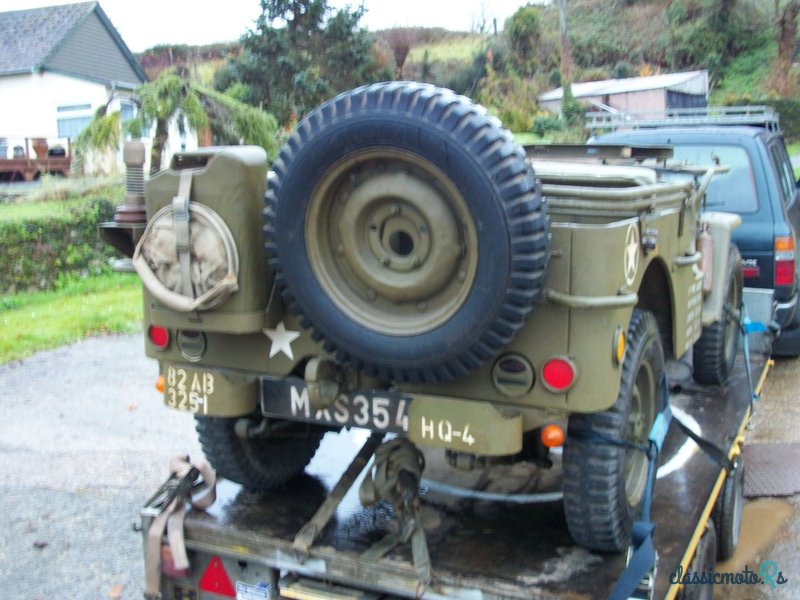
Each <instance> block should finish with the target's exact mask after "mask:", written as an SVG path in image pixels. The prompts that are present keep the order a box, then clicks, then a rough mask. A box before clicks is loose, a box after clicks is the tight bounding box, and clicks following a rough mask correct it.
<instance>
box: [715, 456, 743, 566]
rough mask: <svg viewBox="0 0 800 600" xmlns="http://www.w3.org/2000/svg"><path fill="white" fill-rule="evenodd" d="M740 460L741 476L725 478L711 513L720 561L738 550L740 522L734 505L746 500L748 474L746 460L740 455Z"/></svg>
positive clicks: (739, 473)
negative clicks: (745, 484)
mask: <svg viewBox="0 0 800 600" xmlns="http://www.w3.org/2000/svg"><path fill="white" fill-rule="evenodd" d="M739 461H740V462H739V463H738V465H737V467H736V469H737V474H736V475H737V476H738V477H740V479H739V480H738V481H737V479H736V476H734V477H730V476H729V477H728V478H727V479H726V480H725V485H723V487H722V490H721V491H720V495H719V498H718V500H717V504H716V506H715V507H714V512H713V513H712V514H711V518H712V520H713V521H714V526H715V528H716V531H717V560H718V561H723V560H728V559H729V558H731V557H732V556H733V554H734V552H736V546H737V542H738V535H737V534H736V531H737V530H738V528H739V527H740V523H737V522H736V512H735V509H734V506H735V503H736V502H742V503H743V502H744V495H743V494H744V478H745V475H746V473H745V470H744V462H741V457H739ZM737 495H738V496H739V498H738V499H737V498H736V496H737ZM739 517H740V518H741V513H739Z"/></svg>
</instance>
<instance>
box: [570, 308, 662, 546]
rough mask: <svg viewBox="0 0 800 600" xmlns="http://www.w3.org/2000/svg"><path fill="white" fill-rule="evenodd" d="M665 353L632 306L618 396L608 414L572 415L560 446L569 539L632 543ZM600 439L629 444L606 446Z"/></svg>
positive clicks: (648, 321)
mask: <svg viewBox="0 0 800 600" xmlns="http://www.w3.org/2000/svg"><path fill="white" fill-rule="evenodd" d="M663 374H664V353H663V349H662V346H661V338H660V336H659V333H658V325H657V323H656V320H655V318H654V317H653V315H652V314H651V313H649V312H646V311H642V310H639V309H636V310H634V311H633V317H632V318H631V323H630V326H629V328H628V342H627V348H626V351H625V357H624V359H623V364H622V378H621V383H620V390H619V394H618V395H617V400H616V402H615V403H614V405H613V406H612V407H611V408H609V409H608V410H606V411H603V412H599V413H591V414H578V413H576V414H573V415H571V416H570V418H569V426H568V433H567V443H566V445H565V447H564V512H565V514H566V519H567V526H568V528H569V532H570V534H571V536H572V538H573V539H574V540H575V541H576V542H577V543H578V544H581V545H582V546H585V547H587V548H590V549H592V550H598V551H607V552H618V551H620V550H622V549H624V548H626V547H627V546H628V545H629V544H630V536H631V528H632V526H633V521H634V518H635V516H636V515H637V514H638V513H639V512H640V511H641V508H642V504H643V502H644V497H645V490H646V487H647V477H648V458H647V455H646V454H645V453H644V452H643V451H642V450H640V449H638V448H637V447H635V446H638V447H644V448H647V445H648V437H649V434H650V429H651V428H652V426H653V423H654V422H655V418H656V415H657V414H658V413H659V412H660V411H661V410H662V408H663V404H664V396H663V392H664V390H663V386H664V377H663ZM595 433H597V434H601V435H602V436H603V438H611V439H614V440H620V441H623V442H626V443H627V444H629V445H628V446H622V445H616V444H610V443H608V442H607V441H605V440H604V439H601V438H600V437H599V436H595V437H593V434H595Z"/></svg>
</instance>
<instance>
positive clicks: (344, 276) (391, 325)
mask: <svg viewBox="0 0 800 600" xmlns="http://www.w3.org/2000/svg"><path fill="white" fill-rule="evenodd" d="M304 233H305V244H306V251H307V253H308V257H309V261H310V263H311V267H312V270H313V272H314V275H315V276H316V278H317V281H318V282H319V284H320V286H321V287H322V290H323V292H324V293H325V294H326V295H327V297H328V298H329V299H330V300H331V301H332V302H333V303H334V304H335V305H336V306H337V308H338V309H339V310H340V311H341V312H343V313H344V314H345V315H346V316H347V317H349V318H350V319H351V320H353V321H354V322H356V323H359V324H362V325H364V326H366V327H367V328H369V329H371V330H373V331H376V332H379V333H382V334H388V335H398V336H400V335H403V336H407V335H415V334H422V333H425V332H427V331H430V330H432V329H435V328H437V327H439V326H441V325H443V324H444V323H446V322H447V321H448V320H449V319H450V318H452V316H453V315H454V314H455V313H456V312H457V311H458V309H459V308H460V307H461V306H462V305H463V304H464V302H465V301H466V298H467V296H468V294H469V291H470V289H471V287H472V283H473V281H474V279H475V273H476V270H477V263H478V246H477V230H476V227H475V224H474V222H473V219H472V217H471V215H470V212H469V209H468V207H467V204H466V202H465V200H464V198H463V197H462V196H461V194H460V192H459V191H458V189H457V188H456V186H455V185H454V184H453V183H452V181H451V180H450V179H449V178H448V177H447V176H446V175H445V174H444V173H443V172H442V171H441V170H440V169H438V168H437V167H436V166H435V165H433V164H432V163H430V162H429V161H427V160H425V159H424V158H422V157H421V156H419V155H416V154H413V153H411V152H405V151H401V150H394V149H378V150H366V151H363V152H357V153H354V154H351V155H349V156H348V157H346V158H345V159H343V160H341V161H339V162H338V163H336V164H335V165H333V167H331V168H330V169H329V170H328V172H327V173H325V175H323V177H321V178H320V181H319V184H318V185H317V187H316V188H315V189H314V191H313V192H312V194H311V197H310V199H309V203H308V210H307V213H306V219H305V232H304Z"/></svg>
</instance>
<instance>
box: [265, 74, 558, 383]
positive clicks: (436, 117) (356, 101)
mask: <svg viewBox="0 0 800 600" xmlns="http://www.w3.org/2000/svg"><path fill="white" fill-rule="evenodd" d="M361 111H382V112H387V111H395V112H397V111H403V112H405V113H408V114H414V115H416V116H417V117H418V119H419V121H420V124H421V125H422V124H424V125H425V126H426V127H430V128H435V130H436V131H438V132H439V134H441V135H445V136H447V137H448V138H450V139H452V141H453V143H457V144H460V145H462V146H465V147H467V148H468V149H469V151H470V153H471V154H472V156H474V157H475V159H476V160H477V161H478V162H479V163H480V167H481V168H482V169H483V170H484V171H485V172H486V173H488V174H489V176H490V177H491V179H492V182H493V185H494V187H495V189H496V191H497V196H498V197H499V198H500V202H501V203H502V206H503V210H504V212H505V214H506V219H507V222H508V225H509V231H508V235H509V238H510V239H509V241H510V244H509V248H511V253H512V260H511V265H510V273H509V277H508V280H507V281H508V285H507V288H506V289H505V290H502V291H499V293H500V294H502V295H503V296H504V301H503V304H502V306H501V307H500V309H499V310H498V311H497V315H496V317H495V318H494V320H493V322H491V323H489V324H488V326H486V327H485V330H484V331H483V333H482V335H481V336H480V337H479V338H478V339H477V340H476V341H474V342H473V343H471V344H467V345H465V346H466V347H463V348H461V349H460V351H459V352H458V353H457V354H456V353H454V354H453V355H451V356H449V357H441V356H439V357H437V359H436V360H437V361H438V362H436V363H433V362H431V364H427V365H423V366H416V365H415V366H413V367H408V366H398V365H397V364H381V363H376V362H374V358H373V357H370V356H358V355H356V354H355V353H354V352H353V351H348V350H346V349H344V348H342V347H341V345H340V344H337V341H336V340H334V339H329V338H328V336H327V335H326V331H324V328H323V327H321V326H320V325H319V324H318V323H316V322H315V320H314V317H313V315H311V314H309V313H310V312H311V311H307V310H305V311H304V310H303V309H302V308H301V302H299V301H298V300H299V299H298V298H297V297H296V296H295V294H294V292H293V290H292V289H291V286H290V285H287V279H286V277H285V275H284V274H283V272H282V268H281V258H280V249H279V248H278V245H277V244H276V243H275V241H274V240H275V239H276V223H275V220H276V215H277V207H278V202H279V198H280V197H281V195H282V179H283V176H284V174H285V173H286V171H287V165H289V164H290V163H291V162H292V160H293V159H294V157H295V155H296V154H297V152H298V149H300V148H301V147H302V146H303V144H305V143H306V142H307V141H308V140H309V139H310V138H311V137H312V136H314V135H315V133H316V132H317V131H319V130H320V129H321V128H322V127H323V126H324V125H325V123H326V122H329V121H330V120H332V119H335V118H341V117H342V116H343V115H347V116H352V115H353V114H355V113H358V112H361ZM273 171H274V172H275V174H276V175H277V177H274V178H271V179H270V183H269V187H268V190H267V194H266V202H265V204H266V206H265V209H264V235H265V249H266V253H267V256H268V262H269V265H270V267H271V269H272V270H273V271H274V272H275V274H276V278H275V282H276V285H277V286H278V289H279V290H280V292H281V295H282V298H283V299H284V301H285V302H286V303H287V305H289V306H291V310H292V312H294V313H295V314H297V315H298V316H299V317H300V319H301V324H302V326H303V327H306V328H311V329H312V330H313V331H314V336H315V339H325V348H326V350H328V351H336V355H337V358H338V359H339V360H341V361H343V362H346V363H349V364H351V365H353V366H354V367H355V368H357V369H360V370H363V371H365V372H366V373H368V374H371V375H380V376H384V375H387V376H388V377H389V378H391V379H393V380H395V381H400V382H409V381H410V382H413V383H435V382H439V381H445V380H450V379H454V378H458V377H462V376H464V375H466V374H468V373H469V372H471V371H472V370H474V369H475V368H477V367H478V366H479V365H480V364H482V363H483V362H485V361H486V360H488V359H489V358H491V357H493V356H495V355H496V354H497V353H498V352H499V351H500V350H501V349H502V348H504V347H505V346H506V345H507V344H508V343H509V342H511V340H512V339H513V338H514V336H515V335H516V333H517V332H518V331H519V330H520V329H521V328H522V326H523V325H524V324H525V322H526V321H527V318H528V317H529V315H530V314H531V312H532V310H533V308H534V305H535V304H536V302H537V301H538V299H539V297H540V296H541V293H542V290H543V287H544V277H545V269H546V265H547V261H548V258H549V248H550V238H549V235H548V228H549V220H548V218H547V213H546V206H545V202H544V201H543V200H542V197H541V191H540V188H539V185H538V184H537V182H536V180H535V179H534V177H533V174H532V171H531V169H530V167H529V166H527V164H526V163H525V155H524V152H523V151H522V149H521V148H519V147H518V146H517V145H516V144H514V141H513V137H512V136H511V134H510V133H509V132H508V131H506V130H504V129H502V128H501V127H500V126H499V124H498V122H496V120H495V119H493V118H491V117H489V116H488V114H487V113H486V111H485V109H483V107H481V106H479V105H476V104H473V103H472V102H471V101H470V100H469V99H467V98H465V97H463V96H459V95H456V94H455V93H453V92H452V91H450V90H446V89H443V88H438V87H435V86H432V85H429V84H418V83H409V82H386V83H379V84H373V85H368V86H363V87H361V88H357V89H355V90H350V91H348V92H344V93H342V94H340V95H339V96H337V97H335V98H333V99H332V100H330V101H328V102H326V103H325V104H323V105H322V106H321V107H319V108H318V109H316V110H314V111H312V112H311V113H310V114H309V115H308V116H307V117H306V118H305V119H304V120H303V121H302V122H301V123H300V124H299V125H298V127H297V129H296V130H295V132H294V133H293V134H292V135H291V136H290V138H289V140H288V141H287V143H286V144H285V145H284V147H283V149H282V150H281V153H280V156H279V157H278V159H277V160H276V162H275V164H274V166H273Z"/></svg>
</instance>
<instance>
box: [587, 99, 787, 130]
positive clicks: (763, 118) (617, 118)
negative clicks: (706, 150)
mask: <svg viewBox="0 0 800 600" xmlns="http://www.w3.org/2000/svg"><path fill="white" fill-rule="evenodd" d="M702 125H751V126H755V127H763V128H764V129H767V130H769V131H780V130H781V127H780V117H779V115H778V113H777V112H776V111H775V109H773V108H772V107H771V106H763V105H759V106H703V107H698V108H669V109H666V110H657V111H656V110H651V111H637V112H624V111H619V110H614V111H590V112H587V113H586V127H587V129H589V130H591V131H596V130H598V129H605V130H610V131H615V130H617V129H646V128H656V127H699V126H702Z"/></svg>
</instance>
